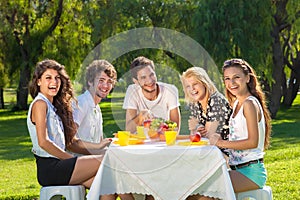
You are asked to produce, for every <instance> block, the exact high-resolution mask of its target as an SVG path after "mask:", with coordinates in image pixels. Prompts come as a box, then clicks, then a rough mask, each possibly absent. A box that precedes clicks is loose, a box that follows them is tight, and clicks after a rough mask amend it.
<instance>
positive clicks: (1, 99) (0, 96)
mask: <svg viewBox="0 0 300 200" xmlns="http://www.w3.org/2000/svg"><path fill="white" fill-rule="evenodd" d="M0 109H4V94H3V88H0Z"/></svg>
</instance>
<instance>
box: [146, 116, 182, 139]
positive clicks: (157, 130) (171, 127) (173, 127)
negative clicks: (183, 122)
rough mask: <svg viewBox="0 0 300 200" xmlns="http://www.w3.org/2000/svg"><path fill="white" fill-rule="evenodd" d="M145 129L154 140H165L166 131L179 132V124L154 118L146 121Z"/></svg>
mask: <svg viewBox="0 0 300 200" xmlns="http://www.w3.org/2000/svg"><path fill="white" fill-rule="evenodd" d="M144 128H146V129H148V136H149V138H150V139H154V140H161V141H164V140H165V134H164V133H165V131H177V130H178V127H177V123H176V122H173V121H171V120H164V119H162V118H154V119H152V120H145V121H144Z"/></svg>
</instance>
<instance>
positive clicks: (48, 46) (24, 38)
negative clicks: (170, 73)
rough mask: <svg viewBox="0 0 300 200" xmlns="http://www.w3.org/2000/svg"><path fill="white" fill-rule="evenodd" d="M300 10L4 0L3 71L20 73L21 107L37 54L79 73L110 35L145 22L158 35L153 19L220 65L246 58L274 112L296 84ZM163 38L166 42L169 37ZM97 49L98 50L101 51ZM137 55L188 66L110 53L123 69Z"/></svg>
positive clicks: (282, 0) (246, 4)
mask: <svg viewBox="0 0 300 200" xmlns="http://www.w3.org/2000/svg"><path fill="white" fill-rule="evenodd" d="M299 10H300V8H299V2H298V0H276V1H272V0H267V1H260V0H253V1H247V0H242V1H240V0H222V1H219V0H210V1H205V0H200V1H196V0H185V1H181V0H168V1H159V0H151V1H145V0H115V1H108V0H97V1H95V0H77V1H70V0H59V1H48V0H39V1H37V0H29V1H9V0H3V1H1V2H0V23H1V27H2V28H1V30H0V46H1V47H2V48H1V50H0V55H1V56H0V58H1V60H2V63H3V68H4V69H5V71H4V72H3V70H2V71H1V72H0V73H4V74H7V76H10V77H14V78H13V79H14V80H17V81H15V84H19V85H18V97H17V101H18V103H17V104H18V105H17V106H18V107H20V108H22V109H24V108H25V107H26V106H25V105H27V95H28V94H27V93H26V92H25V91H27V86H28V83H29V80H30V75H31V70H32V68H33V66H34V65H35V63H36V62H37V61H39V60H41V59H44V58H53V59H56V60H57V61H59V62H61V63H62V64H64V65H65V66H66V68H67V71H68V73H69V74H70V75H71V77H73V78H74V77H75V76H76V75H77V74H78V73H79V71H80V70H84V67H85V66H84V65H82V62H83V60H84V59H85V58H86V56H87V55H88V54H89V52H90V51H92V50H93V49H94V48H96V47H97V46H98V45H100V44H101V43H103V42H104V41H106V40H107V39H108V38H110V37H112V36H114V35H117V34H120V33H122V32H123V31H128V30H132V29H137V28H141V27H153V35H154V36H155V37H160V36H159V35H155V27H160V28H166V29H171V30H176V31H178V32H181V33H183V34H185V35H187V36H190V37H192V38H193V39H194V40H196V41H197V42H198V43H199V44H200V45H202V46H203V47H204V48H205V49H206V51H207V52H208V53H209V55H210V56H211V57H212V58H213V59H214V60H215V62H216V64H217V66H219V67H220V66H221V65H222V63H223V61H224V60H225V59H228V58H232V57H241V58H243V59H245V60H247V61H249V63H250V64H251V65H252V66H253V67H254V68H255V69H256V71H257V73H258V75H259V77H260V80H261V81H262V82H263V83H264V85H265V90H266V91H267V92H268V95H269V99H271V102H270V105H269V106H270V110H271V113H272V116H273V117H274V116H276V112H277V110H278V108H279V105H280V102H281V99H282V96H283V97H284V98H283V99H284V103H285V104H286V105H291V103H292V101H293V99H294V97H295V94H296V93H295V91H297V89H298V88H299V74H300V73H299V68H300V67H299V66H300V64H299V63H300V53H299V37H300V36H299V27H300V21H299V16H300V14H299ZM160 39H161V41H162V43H164V42H168V39H169V38H163V37H162V38H160ZM174 42H175V41H174ZM186 48H188V47H186ZM187 50H189V51H190V52H191V54H193V53H194V52H193V49H187ZM98 53H99V52H98V51H95V52H94V58H99V55H98ZM139 55H145V56H146V57H149V58H153V60H156V61H157V62H159V63H167V64H168V65H170V66H172V67H173V68H174V69H176V70H177V71H178V72H182V71H183V70H185V69H187V68H188V67H190V66H191V63H189V62H187V60H185V59H184V58H182V57H180V56H179V55H176V54H175V53H174V52H170V51H166V50H164V49H156V50H154V49H139V50H134V51H131V52H127V53H126V54H124V55H122V56H120V57H119V58H117V59H115V60H113V61H112V62H113V64H114V65H115V66H116V67H117V71H118V75H119V77H121V75H122V74H124V73H126V72H127V71H128V70H129V64H130V62H131V61H132V60H133V59H134V58H135V57H136V56H139ZM104 59H105V58H104ZM205 63H206V62H205V61H203V62H202V63H199V65H200V66H202V67H205ZM3 80H4V79H3ZM2 82H3V81H2ZM13 82H14V81H5V84H7V83H10V84H12V83H13ZM287 83H288V85H287ZM2 85H3V84H2ZM2 87H3V86H2ZM279 91H280V92H279ZM25 99H26V100H25Z"/></svg>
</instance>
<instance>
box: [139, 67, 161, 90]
mask: <svg viewBox="0 0 300 200" xmlns="http://www.w3.org/2000/svg"><path fill="white" fill-rule="evenodd" d="M133 81H134V83H135V84H138V85H140V86H141V88H142V90H143V91H144V92H146V93H156V82H157V78H156V74H155V71H154V70H153V69H152V68H151V67H150V66H146V67H144V68H142V69H140V70H139V71H138V72H137V79H135V78H133Z"/></svg>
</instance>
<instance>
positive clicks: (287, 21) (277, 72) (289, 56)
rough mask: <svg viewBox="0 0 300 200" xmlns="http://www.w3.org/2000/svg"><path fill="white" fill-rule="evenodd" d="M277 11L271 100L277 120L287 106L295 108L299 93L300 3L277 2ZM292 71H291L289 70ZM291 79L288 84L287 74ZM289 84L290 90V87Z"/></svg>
mask: <svg viewBox="0 0 300 200" xmlns="http://www.w3.org/2000/svg"><path fill="white" fill-rule="evenodd" d="M273 3H274V7H275V9H276V10H275V12H274V13H275V14H274V21H273V25H272V31H271V36H272V38H273V43H272V53H273V64H274V65H273V68H272V69H273V71H272V77H273V80H274V81H273V84H272V91H271V98H270V112H271V115H272V117H273V118H275V117H276V113H277V111H278V109H279V107H280V102H281V99H282V96H283V97H284V98H283V99H284V101H283V104H285V105H287V106H291V104H292V102H293V100H294V98H295V97H296V94H297V92H298V89H299V80H300V77H299V69H300V55H299V41H297V40H298V38H299V36H298V34H299V31H300V30H299V23H300V19H299V17H300V14H299V13H300V8H299V2H298V1H294V0H290V1H288V0H276V1H273ZM285 67H288V68H289V69H285ZM285 72H289V74H290V77H289V79H288V81H287V78H286V77H287V74H286V73H285ZM287 84H288V86H287Z"/></svg>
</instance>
